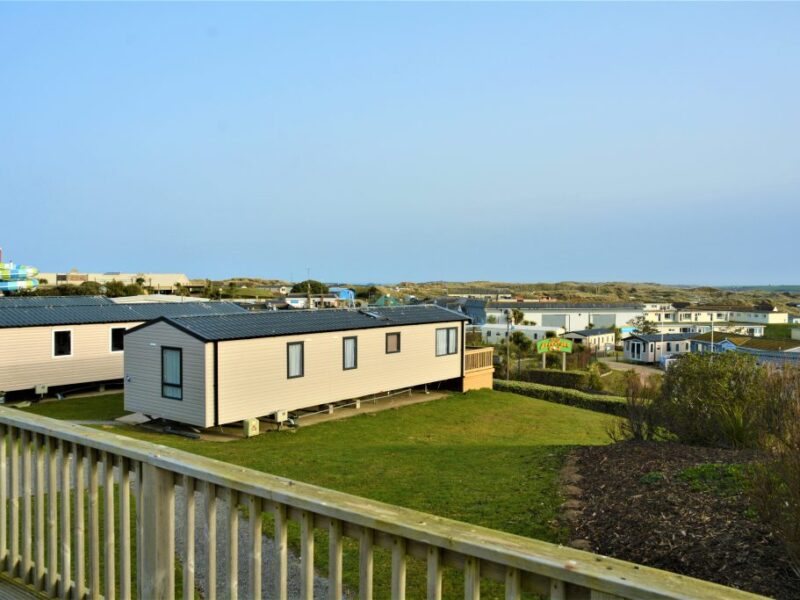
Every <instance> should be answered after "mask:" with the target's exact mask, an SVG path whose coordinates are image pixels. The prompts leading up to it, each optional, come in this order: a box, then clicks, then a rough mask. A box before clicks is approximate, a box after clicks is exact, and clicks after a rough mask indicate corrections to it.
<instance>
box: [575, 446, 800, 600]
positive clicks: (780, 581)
mask: <svg viewBox="0 0 800 600" xmlns="http://www.w3.org/2000/svg"><path fill="white" fill-rule="evenodd" d="M753 458H754V455H753V454H752V453H745V452H737V451H733V450H720V449H713V448H698V447H694V446H684V445H680V444H671V443H647V442H623V443H619V444H612V445H610V446H591V447H584V448H580V449H577V450H576V451H575V456H574V459H575V464H576V467H577V471H578V473H579V475H580V477H581V479H580V483H579V484H578V485H579V486H580V488H581V490H582V493H581V502H582V504H583V506H582V510H581V511H580V512H579V513H578V515H577V517H576V521H577V524H576V526H575V537H577V538H583V539H586V540H589V542H590V543H591V546H592V548H593V550H594V551H595V552H598V553H600V554H604V555H607V556H613V557H615V558H620V559H623V560H629V561H633V562H637V563H640V564H645V565H648V566H652V567H657V568H660V569H666V570H668V571H673V572H676V573H681V574H684V575H689V576H691V577H697V578H700V579H706V580H710V581H715V582H717V583H721V584H723V585H728V586H732V587H736V588H740V589H744V590H747V591H750V592H755V593H759V594H764V595H767V596H773V597H775V598H780V599H787V600H788V599H790V598H791V599H797V598H800V579H798V578H797V576H796V575H795V574H794V573H793V572H792V570H791V568H790V566H789V564H788V562H787V561H786V559H785V557H784V553H783V551H782V548H781V544H780V542H779V541H778V540H777V539H775V538H774V537H773V536H772V535H771V533H770V531H769V529H768V528H767V527H766V526H765V525H763V524H762V523H761V522H760V521H759V520H758V518H757V517H755V516H753V511H752V510H748V508H749V505H748V500H747V497H746V496H745V494H743V493H733V494H732V495H731V494H724V493H720V492H719V491H705V490H704V491H698V490H697V486H696V485H695V486H692V485H691V483H690V482H686V481H684V480H683V479H681V478H680V477H679V473H680V472H681V471H683V470H684V469H686V468H687V467H692V466H696V465H701V464H709V463H724V464H733V463H746V462H748V461H751V460H753ZM659 473H660V474H659ZM654 474H655V475H654ZM643 477H644V479H643Z"/></svg>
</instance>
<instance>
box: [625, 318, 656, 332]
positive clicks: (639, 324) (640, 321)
mask: <svg viewBox="0 0 800 600" xmlns="http://www.w3.org/2000/svg"><path fill="white" fill-rule="evenodd" d="M631 325H633V328H634V330H635V331H636V333H641V334H642V335H646V334H648V333H658V328H657V327H656V326H655V323H653V322H652V321H648V320H647V318H646V317H645V316H644V315H642V316H641V317H636V318H635V319H633V320H631Z"/></svg>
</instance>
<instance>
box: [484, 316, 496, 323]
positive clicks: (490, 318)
mask: <svg viewBox="0 0 800 600" xmlns="http://www.w3.org/2000/svg"><path fill="white" fill-rule="evenodd" d="M486 323H487V324H488V325H494V324H495V323H497V317H495V316H494V315H489V316H488V317H486Z"/></svg>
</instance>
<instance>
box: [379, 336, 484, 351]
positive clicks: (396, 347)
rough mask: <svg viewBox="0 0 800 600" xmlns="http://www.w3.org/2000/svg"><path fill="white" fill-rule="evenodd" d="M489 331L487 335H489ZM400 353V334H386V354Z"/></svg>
mask: <svg viewBox="0 0 800 600" xmlns="http://www.w3.org/2000/svg"><path fill="white" fill-rule="evenodd" d="M491 333H492V332H491V331H490V332H489V335H491ZM398 352H400V334H399V333H387V334H386V354H396V353H398Z"/></svg>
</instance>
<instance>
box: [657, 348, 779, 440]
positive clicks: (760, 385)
mask: <svg viewBox="0 0 800 600" xmlns="http://www.w3.org/2000/svg"><path fill="white" fill-rule="evenodd" d="M766 379H767V377H766V371H765V370H764V369H763V368H762V367H759V366H758V365H757V364H756V361H755V358H753V357H752V356H748V355H744V354H739V353H736V352H725V353H722V354H687V355H684V356H682V357H681V358H680V360H678V361H677V362H676V363H675V364H674V365H673V366H671V367H670V368H669V370H668V371H667V373H666V374H665V375H664V381H663V385H662V389H661V393H660V394H655V395H654V397H653V402H652V411H653V412H652V417H653V419H654V420H655V422H656V423H657V424H658V425H659V426H661V427H663V428H664V429H666V430H668V431H669V432H671V433H672V434H674V435H675V437H676V438H677V439H678V441H681V442H683V443H687V444H697V445H701V446H717V447H732V448H754V447H756V446H757V445H758V442H759V438H760V437H761V426H762V420H763V414H764V411H765V407H766V393H765V384H766Z"/></svg>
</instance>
